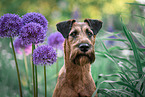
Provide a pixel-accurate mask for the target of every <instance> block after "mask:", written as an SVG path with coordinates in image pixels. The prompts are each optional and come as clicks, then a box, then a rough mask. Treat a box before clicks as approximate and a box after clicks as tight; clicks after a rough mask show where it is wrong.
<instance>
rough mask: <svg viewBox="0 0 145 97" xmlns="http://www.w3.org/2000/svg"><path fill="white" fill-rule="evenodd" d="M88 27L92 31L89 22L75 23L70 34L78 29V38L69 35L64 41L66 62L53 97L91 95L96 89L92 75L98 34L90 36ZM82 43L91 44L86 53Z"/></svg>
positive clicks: (84, 96)
mask: <svg viewBox="0 0 145 97" xmlns="http://www.w3.org/2000/svg"><path fill="white" fill-rule="evenodd" d="M86 29H89V30H90V31H91V29H90V27H89V26H88V24H87V23H74V24H73V26H72V29H71V31H70V34H71V33H72V32H73V31H74V30H76V31H77V32H79V33H78V35H77V38H75V39H74V38H73V37H71V36H68V38H66V39H65V41H64V54H65V60H64V61H65V64H64V66H63V67H62V68H61V70H60V72H59V76H58V81H57V84H56V87H55V90H54V93H53V97H91V96H92V94H93V93H94V91H95V89H96V86H95V83H94V81H93V78H92V75H91V63H93V62H94V60H95V54H94V44H95V37H96V36H95V35H93V36H92V37H91V38H88V36H87V35H86V32H85V31H86ZM92 33H93V32H92ZM80 43H88V44H90V45H91V47H90V49H89V50H88V51H87V52H86V53H85V55H83V52H81V51H80V49H79V48H78V44H80ZM81 54H82V56H81ZM78 55H80V56H78ZM96 97H97V94H96Z"/></svg>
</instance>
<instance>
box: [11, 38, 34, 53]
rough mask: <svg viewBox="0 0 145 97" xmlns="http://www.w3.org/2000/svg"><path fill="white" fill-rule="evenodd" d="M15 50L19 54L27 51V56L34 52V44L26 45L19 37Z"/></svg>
mask: <svg viewBox="0 0 145 97" xmlns="http://www.w3.org/2000/svg"><path fill="white" fill-rule="evenodd" d="M14 48H15V51H16V52H17V53H18V54H23V51H22V50H24V51H25V53H26V55H29V54H31V52H32V44H28V45H24V44H23V41H22V39H21V38H19V37H17V38H16V39H15V40H14Z"/></svg>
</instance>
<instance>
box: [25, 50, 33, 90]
mask: <svg viewBox="0 0 145 97" xmlns="http://www.w3.org/2000/svg"><path fill="white" fill-rule="evenodd" d="M23 54H24V63H25V71H26V79H27V82H28V89H29V91H31V90H30V82H29V77H28V64H27V57H26V53H25V51H24V50H23Z"/></svg>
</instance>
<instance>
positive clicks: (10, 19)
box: [0, 13, 23, 37]
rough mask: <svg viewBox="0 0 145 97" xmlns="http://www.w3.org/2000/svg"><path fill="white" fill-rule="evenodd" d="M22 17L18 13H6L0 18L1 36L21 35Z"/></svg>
mask: <svg viewBox="0 0 145 97" xmlns="http://www.w3.org/2000/svg"><path fill="white" fill-rule="evenodd" d="M22 25H23V24H22V19H21V18H20V17H19V15H16V14H9V13H7V14H4V15H3V16H1V18H0V37H14V36H17V35H19V30H20V28H21V27H22Z"/></svg>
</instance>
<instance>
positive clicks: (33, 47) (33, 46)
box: [32, 44, 36, 97]
mask: <svg viewBox="0 0 145 97" xmlns="http://www.w3.org/2000/svg"><path fill="white" fill-rule="evenodd" d="M34 49H35V45H34V44H32V55H33V50H34ZM34 68H35V67H34V63H33V57H32V72H33V73H32V74H33V91H34V92H33V93H34V97H36V90H35V71H34Z"/></svg>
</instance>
